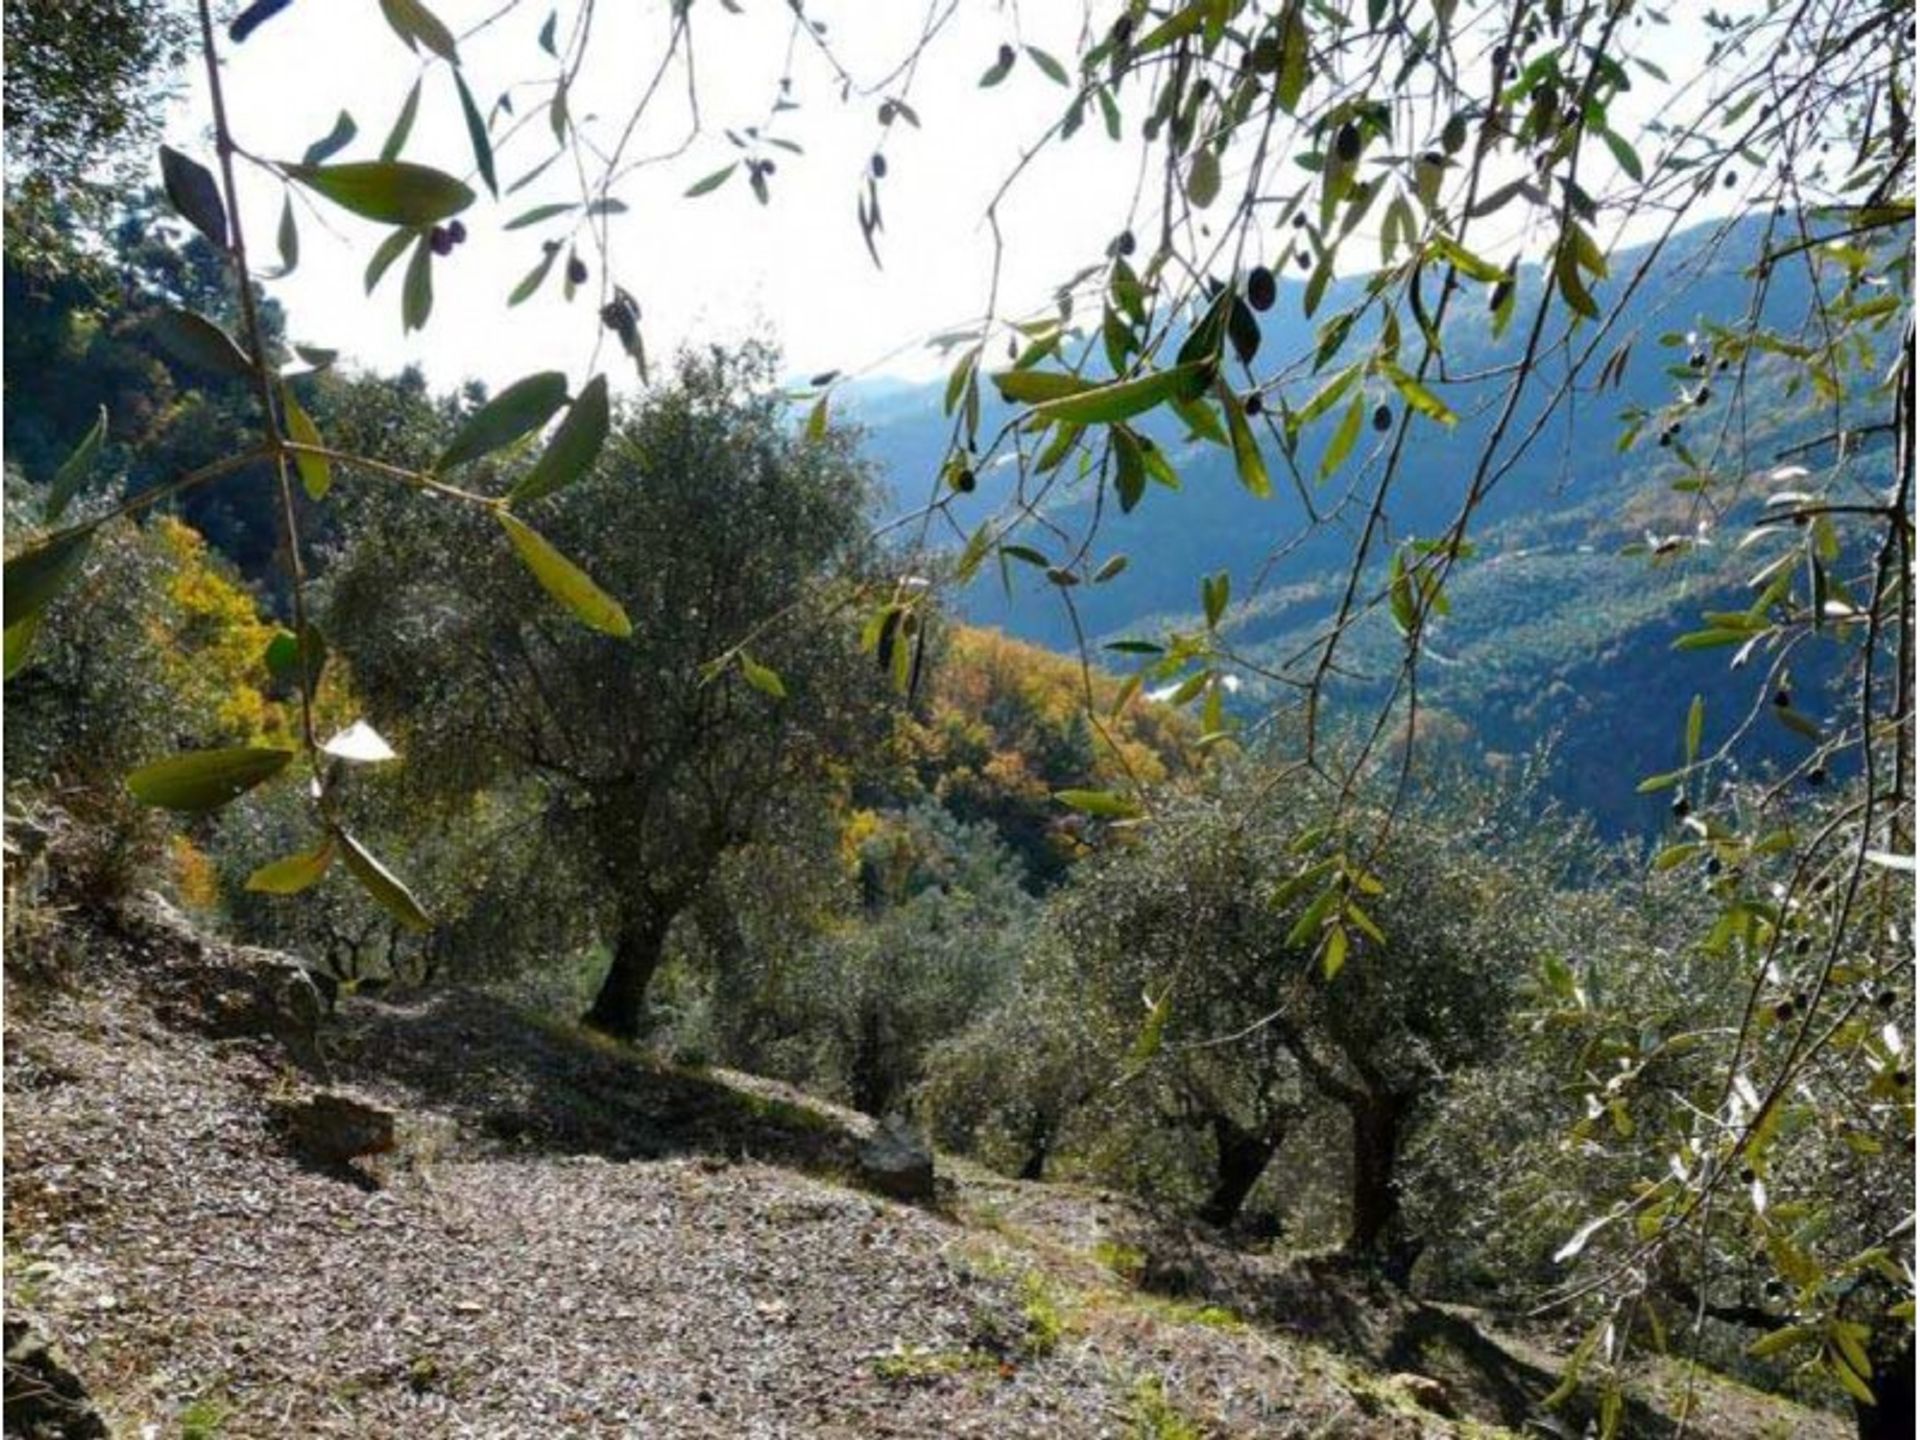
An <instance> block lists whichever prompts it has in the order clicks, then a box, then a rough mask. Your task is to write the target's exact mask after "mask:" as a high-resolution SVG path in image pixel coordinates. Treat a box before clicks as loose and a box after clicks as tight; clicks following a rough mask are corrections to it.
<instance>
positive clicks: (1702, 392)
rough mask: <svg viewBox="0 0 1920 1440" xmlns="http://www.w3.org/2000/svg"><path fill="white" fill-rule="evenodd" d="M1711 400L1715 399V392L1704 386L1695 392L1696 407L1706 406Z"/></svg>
mask: <svg viewBox="0 0 1920 1440" xmlns="http://www.w3.org/2000/svg"><path fill="white" fill-rule="evenodd" d="M1711 399H1713V391H1711V390H1709V389H1708V388H1707V387H1706V386H1704V385H1702V386H1701V387H1700V388H1699V389H1698V390H1696V391H1694V394H1693V403H1694V404H1696V405H1705V404H1706V403H1707V402H1708V401H1709V400H1711Z"/></svg>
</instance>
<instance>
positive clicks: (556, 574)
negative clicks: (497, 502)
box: [494, 510, 633, 639]
mask: <svg viewBox="0 0 1920 1440" xmlns="http://www.w3.org/2000/svg"><path fill="white" fill-rule="evenodd" d="M494 516H495V518H496V519H498V520H499V522H500V524H501V525H502V526H503V527H505V529H506V532H507V538H508V539H509V540H510V541H512V542H513V548H514V550H515V551H517V552H518V553H519V556H520V558H521V560H523V561H524V562H525V563H526V566H527V569H529V570H531V571H532V572H533V578H534V579H536V580H538V581H539V582H540V585H541V587H542V588H543V589H544V590H546V592H547V593H548V594H549V595H551V596H553V598H554V599H556V600H558V601H559V602H560V603H561V604H562V605H564V606H566V607H567V609H569V610H571V611H572V612H573V613H574V615H575V616H576V617H577V618H578V619H579V620H580V621H581V623H582V624H585V625H588V626H591V627H592V628H593V629H595V630H600V631H604V632H605V633H606V634H608V635H615V636H618V637H620V638H621V639H625V638H626V637H627V636H629V635H631V634H632V633H633V624H632V622H631V621H629V620H628V619H627V612H626V611H625V610H623V609H621V608H620V604H619V602H618V601H617V600H615V599H614V598H613V597H612V596H610V595H608V594H607V593H606V592H605V591H604V590H602V589H601V588H600V587H599V586H598V585H595V584H594V583H593V581H592V580H591V579H589V578H588V576H587V573H586V571H584V570H582V569H581V568H580V567H579V566H577V565H575V564H574V563H573V562H572V561H571V560H569V559H567V557H566V556H564V555H562V554H561V553H560V552H559V551H558V550H556V549H554V548H553V546H552V545H550V544H548V543H547V542H546V540H544V539H542V538H541V537H540V536H539V535H538V534H536V533H535V532H534V531H533V530H531V529H529V528H528V527H527V526H526V525H525V524H524V523H523V522H522V521H521V520H520V519H519V518H518V517H516V516H514V515H511V514H509V513H508V512H507V511H505V510H496V511H495V512H494Z"/></svg>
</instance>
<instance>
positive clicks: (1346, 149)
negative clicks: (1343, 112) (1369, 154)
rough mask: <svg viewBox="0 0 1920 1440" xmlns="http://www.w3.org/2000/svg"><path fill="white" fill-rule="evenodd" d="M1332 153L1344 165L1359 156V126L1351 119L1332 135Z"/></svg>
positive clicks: (1349, 163)
mask: <svg viewBox="0 0 1920 1440" xmlns="http://www.w3.org/2000/svg"><path fill="white" fill-rule="evenodd" d="M1333 153H1334V154H1335V155H1337V156H1339V157H1340V160H1341V163H1342V164H1346V165H1351V164H1352V163H1353V162H1354V161H1356V160H1358V159H1359V158H1360V127H1359V126H1358V125H1355V124H1354V123H1353V122H1352V121H1351V120H1349V121H1348V122H1347V123H1346V124H1344V125H1342V126H1341V127H1340V130H1339V133H1338V134H1336V135H1335V136H1334V137H1333Z"/></svg>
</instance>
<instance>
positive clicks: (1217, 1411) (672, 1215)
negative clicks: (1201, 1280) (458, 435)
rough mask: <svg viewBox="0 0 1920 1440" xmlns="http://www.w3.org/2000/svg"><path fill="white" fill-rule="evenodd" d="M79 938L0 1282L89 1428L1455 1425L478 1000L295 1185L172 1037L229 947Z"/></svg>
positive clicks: (25, 1027) (381, 1026)
mask: <svg viewBox="0 0 1920 1440" xmlns="http://www.w3.org/2000/svg"><path fill="white" fill-rule="evenodd" d="M93 949H94V953H93V955H92V958H91V959H90V961H89V963H88V965H87V967H86V973H84V974H83V975H80V976H77V977H75V983H73V984H72V985H71V987H70V988H68V989H66V990H64V991H55V992H43V991H38V990H33V989H31V988H29V989H27V990H24V991H23V989H22V987H21V985H20V984H19V983H17V982H16V983H15V984H14V985H13V986H12V987H11V993H10V996H9V999H10V1002H11V1003H10V1004H9V1009H8V1015H7V1035H6V1039H7V1045H6V1057H5V1058H6V1068H5V1083H6V1132H5V1153H6V1205H7V1215H6V1218H7V1249H6V1286H7V1295H8V1301H9V1313H10V1314H13V1313H16V1312H17V1313H25V1314H30V1315H32V1316H34V1317H36V1318H37V1319H38V1320H39V1321H40V1322H41V1323H42V1324H43V1325H44V1327H45V1328H46V1329H47V1330H48V1331H50V1332H51V1333H52V1334H53V1335H54V1336H55V1338H57V1340H58V1341H59V1343H60V1344H61V1345H62V1346H63V1347H64V1349H65V1351H66V1353H67V1357H68V1359H69V1361H70V1362H71V1364H72V1367H73V1369H74V1370H75V1371H76V1372H77V1373H78V1374H79V1375H80V1376H81V1378H82V1379H83V1380H84V1381H85V1382H86V1383H87V1385H88V1387H89V1389H90V1390H91V1392H92V1393H93V1395H94V1397H95V1399H96V1401H97V1402H98V1404H99V1405H100V1407H101V1409H102V1411H103V1412H104V1413H105V1415H106V1416H107V1418H108V1419H109V1420H110V1421H111V1422H113V1425H114V1433H115V1434H124V1435H134V1436H145V1435H154V1436H160V1435H177V1434H182V1433H188V1434H198V1435H201V1436H208V1437H211V1436H215V1435H217V1436H220V1437H234V1436H249V1437H250V1436H261V1437H266V1436H274V1437H284V1436H309V1435H311V1436H354V1437H362V1436H401V1435H404V1436H408V1437H429V1436H436V1437H437V1436H499V1437H522V1436H540V1437H545V1436H574V1435H577V1436H628V1435H631V1436H655V1435H659V1436H716V1437H718V1436H727V1437H759V1436H764V1437H781V1436H916V1437H917V1436H1049V1437H1052V1436H1061V1437H1080V1436H1087V1437H1092V1436H1116V1437H1118V1436H1134V1435H1143V1436H1148V1437H1167V1440H1171V1437H1181V1436H1200V1435H1245V1436H1255V1435H1259V1436H1285V1435H1302V1436H1305V1435H1318V1436H1337V1435H1353V1436H1376V1435H1380V1436H1387V1435H1404V1436H1415V1435H1447V1434H1453V1433H1456V1429H1455V1426H1454V1425H1453V1424H1452V1423H1451V1422H1449V1421H1447V1420H1444V1419H1442V1418H1440V1417H1439V1416H1436V1415H1434V1414H1431V1413H1428V1412H1426V1411H1423V1410H1421V1409H1420V1408H1418V1406H1416V1405H1415V1404H1413V1403H1412V1400H1411V1399H1410V1397H1409V1395H1408V1393H1407V1392H1406V1391H1405V1389H1404V1387H1400V1386H1398V1385H1397V1384H1396V1383H1395V1382H1391V1381H1388V1380H1385V1379H1384V1378H1382V1377H1381V1376H1379V1375H1377V1374H1368V1373H1366V1372H1364V1371H1362V1370H1361V1369H1359V1368H1358V1367H1357V1366H1356V1365H1355V1364H1354V1363H1353V1362H1351V1361H1349V1360H1345V1359H1342V1358H1340V1357H1339V1356H1338V1355H1337V1354H1336V1353H1335V1352H1334V1351H1332V1350H1330V1349H1323V1348H1320V1347H1318V1346H1316V1345H1314V1344H1310V1343H1306V1342H1304V1341H1301V1340H1299V1339H1296V1338H1294V1337H1291V1336H1287V1335H1284V1334H1280V1333H1276V1332H1275V1331H1273V1330H1270V1329H1266V1328H1261V1327H1256V1326H1253V1325H1248V1324H1244V1323H1241V1322H1239V1321H1238V1320H1237V1319H1236V1318H1235V1317H1233V1316H1231V1315H1228V1314H1226V1313H1225V1312H1223V1311H1221V1310H1218V1309H1214V1310H1205V1309H1202V1308H1201V1307H1200V1306H1198V1305H1184V1306H1183V1305H1180V1304H1176V1303H1173V1302H1169V1301H1165V1300H1154V1299H1152V1298H1151V1297H1146V1296H1143V1295H1141V1294H1139V1293H1138V1292H1136V1291H1134V1290H1132V1289H1131V1288H1130V1287H1129V1286H1127V1285H1125V1284H1124V1283H1122V1282H1121V1281H1119V1279H1118V1278H1117V1277H1115V1276H1113V1275H1112V1274H1111V1273H1110V1272H1108V1271H1106V1270H1104V1269H1103V1268H1102V1267H1101V1266H1100V1265H1099V1264H1098V1263H1097V1262H1096V1261H1095V1260H1094V1258H1093V1247H1094V1245H1095V1244H1097V1243H1098V1242H1099V1241H1100V1240H1101V1238H1102V1237H1103V1236H1106V1235H1108V1234H1109V1233H1110V1232H1109V1228H1108V1227H1109V1225H1110V1224H1111V1225H1112V1226H1115V1227H1121V1228H1120V1229H1114V1230H1113V1231H1112V1232H1111V1233H1113V1234H1119V1233H1121V1229H1124V1226H1125V1224H1126V1223H1130V1222H1132V1221H1134V1220H1137V1219H1138V1217H1137V1214H1136V1213H1135V1212H1133V1211H1132V1209H1131V1207H1129V1206H1126V1205H1124V1204H1123V1203H1122V1202H1118V1201H1115V1200H1112V1199H1111V1197H1098V1196H1094V1195H1091V1194H1088V1193H1087V1192H1081V1191H1075V1190H1072V1189H1071V1188H1069V1187H1046V1186H1030V1185H1019V1184H1016V1183H1015V1182H1009V1181H1003V1180H998V1179H994V1178H991V1177H985V1176H980V1175H978V1174H977V1173H976V1172H970V1171H968V1170H966V1169H965V1167H958V1173H959V1174H960V1175H961V1177H962V1178H961V1181H960V1184H959V1188H958V1189H954V1188H952V1187H951V1186H949V1188H948V1190H947V1191H946V1193H945V1195H944V1197H943V1203H942V1204H941V1205H939V1206H936V1207H932V1208H926V1209H922V1208H916V1207H912V1206H906V1205H900V1204H896V1203H893V1202H891V1201H887V1200H883V1199H879V1198H876V1197H873V1196H870V1195H868V1194H866V1193H864V1192H862V1191H860V1190H858V1189H857V1188H854V1187H853V1186H852V1185H851V1184H849V1183H848V1176H849V1173H850V1164H851V1158H852V1155H853V1153H854V1150H855V1148H856V1146H857V1144H858V1142H859V1139H860V1136H861V1133H862V1129H863V1122H861V1121H860V1120H859V1119H858V1118H857V1117H853V1116H850V1115H848V1114H846V1113H845V1112H842V1111H837V1110H834V1109H832V1108H831V1107H827V1106H823V1105H820V1104H817V1103H815V1102H810V1101H807V1100H806V1099H805V1097H802V1096H798V1095H796V1094H794V1093H793V1092H790V1091H786V1090H784V1089H783V1088H782V1087H779V1086H777V1085H773V1084H770V1083H768V1082H764V1081H749V1080H747V1079H745V1078H744V1077H731V1076H726V1075H723V1074H704V1075H703V1074H686V1073H683V1072H678V1071H673V1070H670V1069H666V1068H663V1067H660V1066H658V1065H655V1064H653V1063H651V1062H649V1061H647V1060H645V1059H644V1058H643V1057H640V1056H637V1055H635V1054H634V1053H633V1052H630V1051H625V1050H623V1049H621V1048H620V1047H615V1046H611V1045H608V1044H605V1043H603V1042H597V1041H593V1040H590V1039H589V1038H587V1037H585V1036H582V1035H580V1034H579V1033H578V1032H575V1031H572V1030H571V1029H568V1028H565V1027H555V1026H551V1025H545V1024H541V1023H539V1022H537V1021H534V1020H530V1019H529V1018H527V1017H525V1016H523V1015H520V1014H518V1013H517V1012H515V1011H513V1010H512V1009H510V1008H509V1007H507V1006H505V1005H503V1004H501V1003H500V1002H498V1001H495V1000H492V999H489V998H487V997H485V996H481V995H470V994H468V995H463V994H454V995H447V996H441V997H438V998H436V999H434V1000H432V1001H428V1002H421V1003H418V1004H411V1005H394V1006H387V1005H378V1004H374V1003H371V1002H364V1001H353V1002H348V1003H346V1004H345V1005H344V1006H343V1014H342V1015H341V1016H340V1017H339V1018H338V1019H337V1020H336V1021H335V1022H333V1024H332V1025H331V1026H330V1027H329V1029H328V1031H327V1041H326V1048H327V1054H328V1057H329V1060H330V1062H331V1070H332V1076H331V1078H332V1080H333V1081H334V1083H336V1084H345V1085H347V1086H349V1087H350V1088H351V1089H353V1090H354V1091H355V1092H356V1093H358V1094H360V1095H363V1096H365V1097H367V1098H369V1099H372V1100H375V1101H377V1102H379V1103H382V1104H386V1105H389V1106H392V1107H393V1108H395V1109H396V1110H397V1111H399V1112H400V1114H401V1117H402V1146H401V1150H400V1152H399V1153H398V1154H397V1155H396V1156H393V1157H383V1158H381V1159H379V1160H376V1161H373V1162H359V1163H361V1164H367V1165H369V1166H370V1168H369V1169H368V1170H365V1171H350V1172H342V1171H328V1170H323V1169H316V1168H313V1167H311V1166H309V1165H307V1164H304V1163H302V1162H301V1161H299V1160H297V1159H296V1158H294V1156H293V1155H292V1154H291V1153H290V1151H289V1149H288V1147H287V1145H286V1143H285V1142H284V1140H283V1139H282V1138H281V1136H280V1134H279V1133H278V1132H277V1130H276V1129H275V1127H274V1125H273V1123H272V1121H271V1119H270V1118H269V1117H270V1111H269V1108H268V1101H269V1100H270V1099H271V1098H272V1097H274V1096H284V1095H289V1094H293V1093H296V1092H298V1091H300V1090H301V1089H303V1088H306V1087H309V1086H310V1085H311V1084H312V1083H313V1081H312V1078H311V1077H309V1076H306V1075H303V1074H301V1073H300V1072H299V1071H298V1070H296V1069H295V1068H293V1067H292V1066H291V1065H290V1064H289V1063H288V1061H287V1060H286V1058H285V1052H284V1051H283V1050H281V1049H280V1048H279V1047H278V1046H276V1045H275V1044H273V1043H272V1042H270V1041H266V1040H262V1039H249V1038H241V1039H227V1040H216V1039H211V1038H209V1037H208V1036H207V1035H206V1034H205V1033H204V1027H196V1026H195V1025H194V1024H191V1023H183V1018H184V1019H185V1020H190V1019H191V1017H192V1016H193V1014H194V1013H196V1011H195V1006H194V1004H192V1003H187V1002H188V1001H190V1000H192V999H193V997H195V996H198V997H199V1000H200V1001H202V1002H205V1004H203V1005H202V1006H201V1009H203V1010H204V1009H205V1008H207V1005H211V1006H212V1008H214V1009H216V1010H217V1009H219V1004H218V1002H219V1000H220V998H221V996H220V995H219V994H211V995H209V993H208V990H209V987H210V986H211V987H215V988H216V989H217V987H218V986H219V985H221V984H224V983H226V981H225V979H224V978H223V977H230V976H231V975H232V974H233V973H234V972H233V969H232V966H233V965H234V963H235V956H236V955H241V958H242V959H243V960H244V958H245V957H244V955H243V954H242V953H241V952H233V951H224V950H222V949H221V948H220V947H214V946H199V947H198V948H197V949H196V948H195V946H193V945H186V944H170V943H168V942H167V941H166V940H165V937H164V936H163V937H162V939H161V940H160V941H158V942H156V941H155V940H153V938H152V937H151V936H149V937H148V938H147V939H145V940H143V941H140V942H138V943H126V944H122V943H120V942H117V941H107V940H103V941H102V942H101V943H100V944H99V945H97V946H95V947H93ZM223 966H224V967H225V968H224V969H222V968H221V967H223ZM196 967H199V968H198V969H196ZM155 996H161V997H165V1000H164V1003H156V1002H155V1000H154V997H155ZM162 1016H164V1017H165V1018H164V1019H163V1018H162ZM1823 1418H1824V1417H1823ZM196 1426H197V1427H199V1428H197V1429H196V1428H195V1427H196ZM1183 1427H1184V1428H1183ZM9 1433H12V1432H9ZM1473 1433H1477V1434H1481V1435H1485V1434H1488V1433H1490V1432H1489V1431H1487V1430H1485V1429H1480V1430H1476V1431H1475V1432H1473ZM1795 1433H1805V1434H1813V1433H1818V1432H1817V1431H1815V1430H1808V1429H1804V1428H1803V1429H1800V1430H1797V1431H1796V1432H1795Z"/></svg>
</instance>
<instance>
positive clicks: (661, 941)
mask: <svg viewBox="0 0 1920 1440" xmlns="http://www.w3.org/2000/svg"><path fill="white" fill-rule="evenodd" d="M672 928H673V912H672V911H671V910H669V909H667V908H666V907H664V906H655V905H645V904H636V905H634V906H632V907H631V908H629V909H628V910H627V911H626V913H625V914H623V915H622V916H621V919H620V933H619V935H618V936H617V937H616V938H615V939H614V943H613V963H612V964H610V965H609V966H607V977H606V979H604V980H602V981H601V982H600V993H599V994H598V995H596V996H594V1000H593V1006H592V1008H591V1009H589V1010H588V1011H587V1013H586V1015H585V1016H584V1017H583V1018H584V1019H585V1021H586V1023H587V1024H589V1025H591V1026H592V1027H593V1028H594V1029H596V1030H599V1031H602V1032H603V1033H605V1034H608V1035H612V1036H614V1037H615V1038H616V1039H620V1040H632V1039H634V1038H636V1037H637V1036H638V1035H639V1034H640V1016H641V1012H642V1010H643V1008H644V1007H645V1005H646V1001H647V987H648V986H649V985H650V984H652V983H653V972H654V971H655V970H658V969H659V968H660V955H661V952H662V951H663V950H664V949H665V948H666V943H667V931H668V930H670V929H672Z"/></svg>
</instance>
